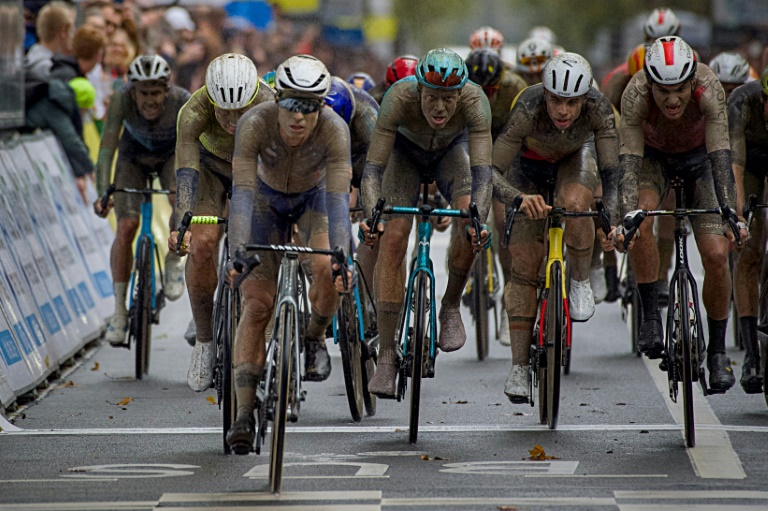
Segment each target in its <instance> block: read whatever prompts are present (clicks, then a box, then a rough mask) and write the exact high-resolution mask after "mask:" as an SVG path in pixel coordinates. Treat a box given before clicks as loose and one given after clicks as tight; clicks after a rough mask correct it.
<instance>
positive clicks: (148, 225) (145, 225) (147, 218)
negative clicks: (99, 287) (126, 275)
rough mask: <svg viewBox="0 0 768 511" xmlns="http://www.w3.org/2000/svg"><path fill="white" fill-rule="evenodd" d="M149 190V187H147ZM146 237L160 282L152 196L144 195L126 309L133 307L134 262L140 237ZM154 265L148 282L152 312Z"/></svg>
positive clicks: (154, 295) (155, 308)
mask: <svg viewBox="0 0 768 511" xmlns="http://www.w3.org/2000/svg"><path fill="white" fill-rule="evenodd" d="M148 188H151V185H150V186H149V187H148ZM144 236H147V237H148V238H149V244H150V251H151V253H153V254H155V258H156V259H157V265H158V266H157V271H159V272H160V280H161V281H162V278H163V273H162V272H163V269H162V266H161V263H160V256H159V254H158V252H157V246H156V244H155V237H154V235H153V234H152V194H151V193H144V194H143V201H142V203H141V228H140V230H139V235H138V236H137V237H136V240H137V243H136V250H135V252H134V254H133V264H134V271H133V272H131V287H130V294H129V296H130V301H129V305H128V308H129V309H130V308H131V307H133V296H134V286H135V285H136V261H137V260H138V256H139V246H140V245H141V239H142V237H144ZM155 271H156V270H155V265H154V264H152V265H150V282H151V283H152V310H153V311H156V310H157V277H156V275H155Z"/></svg>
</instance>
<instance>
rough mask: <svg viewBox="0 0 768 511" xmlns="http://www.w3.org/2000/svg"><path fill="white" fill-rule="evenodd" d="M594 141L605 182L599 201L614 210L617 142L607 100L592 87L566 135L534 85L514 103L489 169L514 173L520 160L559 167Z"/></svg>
mask: <svg viewBox="0 0 768 511" xmlns="http://www.w3.org/2000/svg"><path fill="white" fill-rule="evenodd" d="M593 139H594V142H595V148H596V151H597V160H598V168H599V170H600V177H601V179H602V183H603V200H604V202H605V205H606V208H607V209H608V211H609V212H611V214H612V215H613V214H614V213H615V211H616V207H615V206H616V189H617V186H618V178H617V175H618V174H617V172H618V167H619V158H618V156H619V139H618V134H617V132H616V121H615V119H614V116H613V108H612V107H611V103H610V101H608V98H606V97H605V96H604V95H603V94H602V93H600V92H599V91H598V90H597V89H595V88H590V90H589V92H587V97H586V101H585V102H584V106H583V107H582V109H581V114H580V115H579V117H578V118H577V119H576V120H575V121H574V122H573V124H571V125H570V126H569V127H568V128H566V129H565V130H559V129H557V128H556V127H555V125H554V123H553V122H552V119H551V118H550V117H549V114H548V113H547V105H546V102H545V99H544V86H543V85H542V84H537V85H533V86H531V87H528V88H527V89H525V90H524V91H523V92H522V93H521V94H520V96H519V97H518V99H517V102H516V103H515V106H514V108H513V109H512V114H511V116H510V119H509V122H508V124H507V127H506V129H505V130H504V132H503V133H502V134H501V135H499V138H497V139H496V142H495V143H494V144H493V166H494V167H495V168H496V169H498V171H499V172H501V173H502V174H506V173H508V172H516V171H517V170H518V169H517V168H516V167H517V166H519V157H521V156H522V157H524V158H529V159H532V160H544V161H549V162H558V161H560V160H562V159H564V158H566V157H567V156H570V155H572V154H574V153H575V152H577V151H579V150H580V149H581V147H582V146H583V145H584V144H585V143H587V142H589V141H591V140H593Z"/></svg>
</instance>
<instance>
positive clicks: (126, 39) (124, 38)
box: [104, 22, 140, 90]
mask: <svg viewBox="0 0 768 511" xmlns="http://www.w3.org/2000/svg"><path fill="white" fill-rule="evenodd" d="M123 25H129V22H123ZM139 51H140V48H139V44H138V40H137V38H136V32H135V29H134V31H133V34H131V30H130V28H129V29H126V27H125V26H120V27H118V28H117V29H116V30H115V31H114V32H113V34H112V37H111V38H110V39H109V42H108V43H107V47H106V50H105V53H104V68H105V69H104V70H105V72H106V73H107V74H108V75H109V76H110V77H111V80H112V90H115V89H117V88H119V87H121V86H122V85H123V83H125V82H126V79H125V75H126V73H127V72H128V66H129V64H130V63H131V62H132V61H133V59H135V58H136V56H137V55H138V54H139Z"/></svg>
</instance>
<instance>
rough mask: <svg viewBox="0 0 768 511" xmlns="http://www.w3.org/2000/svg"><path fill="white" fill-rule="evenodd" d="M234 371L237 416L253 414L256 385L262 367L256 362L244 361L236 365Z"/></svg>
mask: <svg viewBox="0 0 768 511" xmlns="http://www.w3.org/2000/svg"><path fill="white" fill-rule="evenodd" d="M234 372H235V397H236V398H237V416H238V417H239V416H241V415H243V414H246V415H248V414H253V409H254V406H255V403H256V387H257V386H258V385H259V381H261V373H262V368H261V367H259V366H257V365H256V364H249V363H245V364H238V365H236V366H235V371H234Z"/></svg>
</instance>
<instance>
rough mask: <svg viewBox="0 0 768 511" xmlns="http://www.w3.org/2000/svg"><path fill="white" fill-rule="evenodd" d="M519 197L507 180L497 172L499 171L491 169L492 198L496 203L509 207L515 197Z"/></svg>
mask: <svg viewBox="0 0 768 511" xmlns="http://www.w3.org/2000/svg"><path fill="white" fill-rule="evenodd" d="M518 195H521V192H520V191H519V190H518V189H517V188H515V187H514V186H512V185H511V184H510V183H509V181H507V178H506V177H504V175H502V173H501V172H499V169H497V168H495V167H494V168H493V198H494V199H496V200H497V201H499V202H501V203H502V204H505V205H507V206H511V205H512V202H513V201H514V200H515V197H517V196H518Z"/></svg>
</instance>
